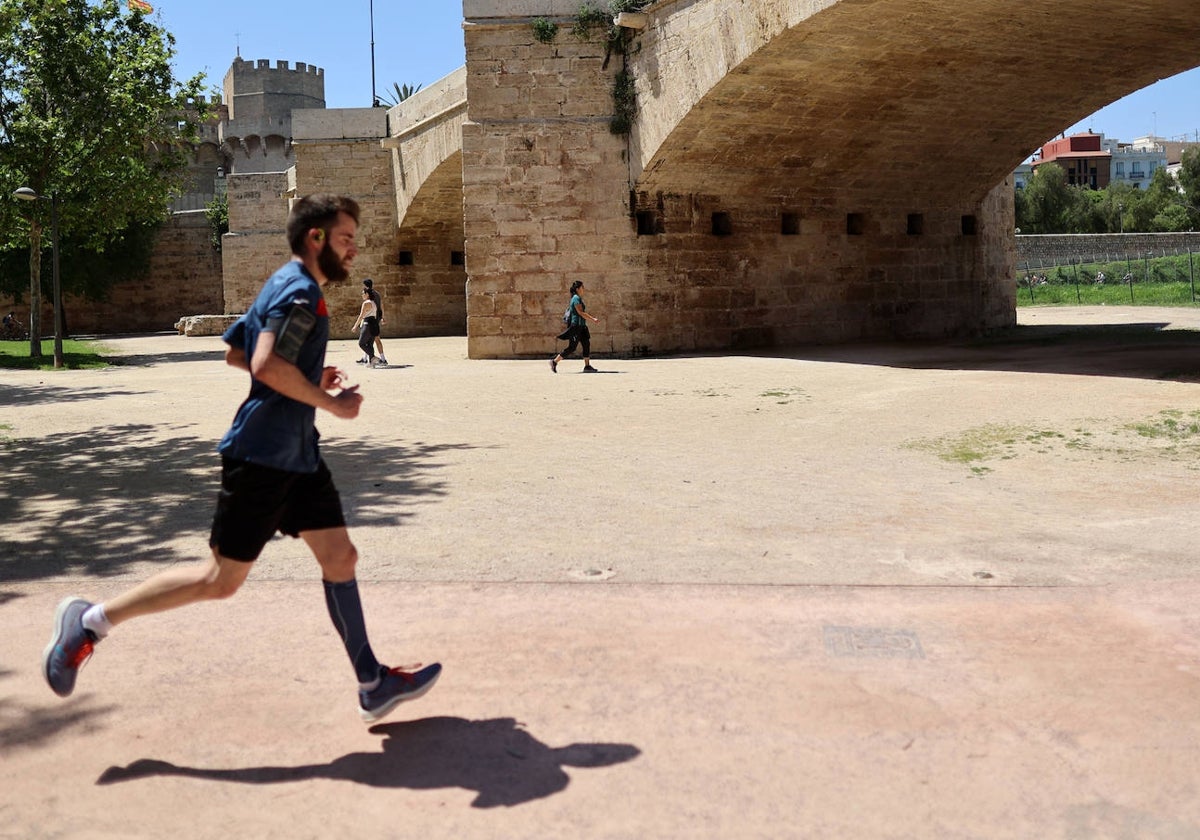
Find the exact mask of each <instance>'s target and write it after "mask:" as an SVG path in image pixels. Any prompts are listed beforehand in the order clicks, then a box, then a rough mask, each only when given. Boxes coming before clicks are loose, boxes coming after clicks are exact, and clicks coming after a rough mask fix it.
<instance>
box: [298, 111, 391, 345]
mask: <svg viewBox="0 0 1200 840" xmlns="http://www.w3.org/2000/svg"><path fill="white" fill-rule="evenodd" d="M386 113H387V112H386V111H384V110H383V109H382V108H347V109H331V110H320V111H317V110H313V111H297V112H296V115H295V117H294V121H293V128H294V129H295V131H296V136H295V146H296V168H295V171H294V173H293V177H294V184H293V187H294V195H295V197H296V198H300V197H302V196H305V195H312V194H313V193H336V194H339V195H348V196H350V197H352V198H353V199H354V200H355V201H357V202H358V204H359V207H360V210H361V218H360V219H359V228H358V248H359V255H358V257H357V258H356V259H355V261H354V269H353V273H352V274H351V275H350V280H348V281H347V282H345V283H338V284H334V283H331V284H329V285H327V286H326V287H325V299H326V300H327V301H328V303H329V315H330V329H331V330H332V332H333V335H335V336H340V337H349V336H350V335H351V334H352V330H351V329H350V328H351V327H352V326H353V324H354V320H355V319H356V318H357V317H358V311H359V307H360V306H361V305H362V294H361V293H362V283H361V281H362V279H363V278H366V277H370V278H371V279H372V280H373V281H374V282H375V286H376V288H378V289H379V290H380V294H381V295H383V297H384V308H385V315H386V317H387V321H388V322H389V324H387V325H385V326H393V325H394V321H395V315H396V314H398V313H396V311H395V310H396V308H397V307H395V306H394V305H391V306H389V304H392V303H393V299H394V298H395V297H396V295H395V289H396V288H397V283H398V280H397V278H398V271H397V266H396V255H395V237H396V210H395V206H396V205H395V193H394V190H393V189H392V173H391V155H390V153H389V152H387V151H386V150H385V149H383V148H382V147H381V146H380V145H379V141H380V140H381V139H382V138H383V137H385V136H386V135H387V117H386ZM391 334H393V333H390V332H384V335H385V336H386V335H391Z"/></svg>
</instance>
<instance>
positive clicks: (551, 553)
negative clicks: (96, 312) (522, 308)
mask: <svg viewBox="0 0 1200 840" xmlns="http://www.w3.org/2000/svg"><path fill="white" fill-rule="evenodd" d="M1021 321H1022V324H1023V325H1025V326H1024V328H1023V329H1022V330H1021V331H1020V333H1019V335H1018V336H1017V337H1014V338H1013V339H1011V340H1007V341H991V342H984V343H942V344H923V345H887V346H883V345H874V346H869V347H840V348H839V347H822V348H801V349H797V350H796V351H794V352H791V353H789V354H787V355H782V354H781V355H775V356H767V355H760V356H748V355H743V356H719V355H711V356H697V357H689V358H671V359H645V360H618V359H603V358H598V359H597V360H596V363H597V365H598V366H600V367H601V368H602V369H603V370H604V371H605V374H604V375H600V376H581V375H578V374H577V373H576V372H575V371H576V370H577V367H578V363H567V364H565V365H563V366H562V367H561V368H560V371H561V372H560V373H559V374H557V375H552V374H551V373H550V371H549V368H548V366H546V364H545V362H544V361H507V362H480V361H468V360H466V359H465V342H464V341H463V340H462V339H419V340H405V341H399V340H393V341H389V342H388V355H389V357H391V359H392V361H393V362H396V363H398V365H397V366H396V367H393V368H390V369H385V370H362V369H358V368H355V367H354V366H353V365H352V359H353V352H354V349H355V348H354V345H353V343H352V342H349V341H346V342H340V343H339V344H337V345H336V346H335V348H334V351H333V353H332V354H331V358H332V359H333V360H334V361H336V362H339V363H342V364H344V365H345V366H348V367H350V368H351V369H352V375H353V376H354V377H355V378H356V379H357V380H358V381H360V382H361V383H362V387H363V391H364V393H365V395H366V403H365V405H364V413H363V416H361V417H360V418H359V419H358V420H356V421H351V422H344V421H338V420H334V419H332V418H326V419H323V420H322V421H321V423H320V425H321V428H322V431H323V433H324V435H325V437H324V438H323V446H324V449H325V452H326V457H327V458H328V460H329V461H330V463H331V466H332V468H333V469H334V472H335V475H336V476H338V481H339V486H340V487H341V488H342V491H343V497H344V501H345V504H346V508H347V512H348V515H349V518H350V522H351V527H352V533H353V536H354V539H355V542H356V543H357V545H358V547H359V549H360V551H361V553H362V557H363V559H362V566H361V574H360V580H361V582H362V587H363V590H364V599H365V603H366V607H367V611H368V620H369V623H370V625H371V627H372V636H373V642H374V645H375V647H376V649H377V650H379V651H380V652H381V653H382V654H384V655H385V656H386V657H388V658H390V659H392V660H393V661H396V662H411V661H417V660H423V661H431V660H432V659H435V658H436V659H440V660H441V661H442V662H443V663H444V664H445V666H446V672H445V674H444V676H443V678H442V681H441V682H440V683H439V684H438V686H437V687H436V688H435V689H434V690H433V691H432V692H431V693H430V694H429V695H428V696H427V697H425V698H423V699H422V700H419V701H417V702H415V703H413V704H412V705H411V706H402V707H400V709H399V710H398V711H397V712H396V713H395V714H394V715H393V716H392V717H391V718H389V719H388V720H387V721H386V722H384V723H383V724H381V725H377V726H375V727H371V728H368V727H365V726H364V725H363V724H361V722H359V721H358V718H357V715H356V714H355V711H354V708H353V703H354V696H353V691H352V687H351V673H350V668H349V665H348V664H347V663H346V662H345V659H344V653H343V652H342V651H341V650H340V646H339V643H338V641H337V639H336V636H335V635H334V633H333V630H332V627H331V626H330V623H329V620H328V617H327V616H326V615H325V611H324V604H323V600H322V595H321V590H320V585H319V583H318V581H317V577H318V576H317V573H316V570H315V567H314V564H313V563H312V562H311V561H310V560H309V559H307V558H306V557H305V555H304V553H303V551H302V550H301V546H299V545H298V544H297V543H295V542H294V541H287V540H280V541H278V542H277V543H276V544H274V545H272V546H271V547H269V548H268V551H267V554H266V556H265V557H264V558H263V560H262V561H261V562H260V565H259V567H258V568H256V570H255V573H254V575H253V576H252V577H251V580H250V582H249V583H248V584H247V585H246V587H245V588H244V589H243V591H242V592H241V593H239V594H238V596H237V597H236V598H235V599H233V600H231V601H228V602H222V603H219V604H206V605H202V606H197V607H192V608H189V609H188V610H186V611H180V612H176V613H170V614H166V615H161V616H155V617H151V618H146V619H142V620H140V621H136V622H131V623H130V624H128V625H124V626H122V627H120V628H118V630H117V631H116V632H115V633H114V635H113V637H112V638H111V639H110V640H108V641H106V642H105V643H104V644H103V646H102V647H101V648H100V649H99V650H98V652H97V655H96V657H95V659H94V661H92V662H91V663H90V664H89V665H88V666H87V668H86V669H85V671H84V672H83V675H82V677H81V679H80V686H79V690H78V692H77V694H76V695H75V696H74V697H72V698H71V699H70V700H68V701H60V700H58V699H57V698H55V697H54V696H53V695H52V694H51V693H50V692H49V690H48V689H47V688H46V687H45V685H44V683H42V681H41V677H40V674H39V664H38V660H39V656H40V653H41V650H42V647H43V646H44V645H45V643H46V639H47V637H48V634H49V630H50V617H51V614H52V611H53V607H54V604H55V603H56V602H57V601H58V599H59V598H60V597H62V596H64V595H67V594H75V593H78V594H82V595H86V596H89V597H95V598H104V597H106V596H108V595H111V594H113V593H115V592H117V591H119V590H120V589H122V588H124V587H126V586H128V585H130V584H131V583H132V582H134V581H136V580H140V579H141V578H142V577H144V576H145V575H146V574H148V573H150V572H152V571H153V570H155V569H157V568H162V567H163V566H164V565H166V564H169V563H175V562H185V561H187V560H189V559H194V558H195V557H197V556H198V552H200V551H202V550H204V543H205V540H206V535H207V526H208V520H209V517H210V516H211V502H212V496H213V493H214V488H215V485H214V479H215V476H216V470H215V464H214V455H213V447H214V445H215V441H216V439H217V438H218V437H219V436H220V434H221V433H222V432H223V431H224V429H225V427H226V425H227V423H228V421H229V418H230V416H231V415H232V412H233V410H234V408H235V407H236V405H237V403H238V402H239V401H240V399H241V398H242V396H243V394H244V380H243V379H242V378H240V376H239V374H237V373H236V372H234V371H232V370H230V369H227V368H225V367H224V366H223V365H222V364H221V363H220V360H219V348H220V345H219V341H218V340H216V339H187V338H182V337H178V336H174V335H160V336H152V337H130V338H121V339H117V340H112V341H111V342H110V344H111V346H112V347H113V348H114V349H115V350H116V351H118V352H120V353H122V354H124V355H125V356H126V357H127V362H128V363H127V364H125V365H122V366H119V367H114V368H110V369H107V370H103V371H63V372H57V373H45V372H43V373H24V372H13V371H5V372H4V373H3V376H2V378H0V437H3V438H6V439H7V440H6V441H5V442H4V443H3V444H0V470H2V472H3V474H5V475H7V476H9V479H8V481H7V482H5V484H4V486H3V488H0V638H2V639H3V640H4V641H3V644H0V837H21V838H26V837H72V838H74V837H81V838H94V837H95V838H98V837H121V838H126V837H147V838H149V837H162V836H167V835H174V836H180V837H203V838H207V837H227V836H229V835H230V834H238V835H242V836H249V837H276V836H277V837H325V836H330V835H331V834H336V835H337V836H360V837H409V836H432V837H455V838H473V837H481V838H482V837H530V838H535V837H538V838H540V837H553V836H558V837H575V836H579V837H616V838H625V837H688V838H703V837H714V838H716V837H722V838H728V837H739V838H740V837H837V838H841V837H845V838H862V837H880V838H883V837H897V838H899V837H939V838H940V837H981V838H982V837H988V838H992V837H1014V838H1016V837H1022V838H1024V837H1080V838H1083V837H1086V838H1092V837H1155V838H1162V837H1179V838H1193V837H1197V836H1200V804H1198V803H1200V791H1198V789H1197V788H1198V786H1200V782H1198V780H1200V723H1198V722H1197V721H1198V718H1197V714H1196V709H1197V707H1198V701H1200V610H1198V609H1197V607H1196V606H1195V605H1196V604H1197V600H1198V596H1200V575H1197V573H1196V566H1195V546H1196V544H1197V539H1196V538H1197V536H1198V535H1200V534H1198V529H1197V526H1196V516H1195V509H1196V503H1195V481H1196V476H1197V472H1196V470H1197V458H1196V456H1197V451H1198V448H1200V435H1197V434H1195V433H1194V432H1193V431H1191V425H1190V424H1192V423H1195V422H1196V421H1197V419H1200V384H1198V383H1200V334H1198V333H1197V332H1195V330H1196V329H1197V328H1200V311H1198V310H1179V309H1144V308H1138V309H1132V308H1130V309H1118V308H1111V307H1110V308H1107V309H1103V308H1099V309H1065V310H1064V309H1032V310H1022V311H1021ZM1097 325H1113V326H1109V327H1106V328H1100V327H1099V326H1097ZM598 343H599V342H598ZM548 349H549V348H548ZM400 364H402V365H404V366H402V367H401V366H399V365H400ZM331 826H335V828H331Z"/></svg>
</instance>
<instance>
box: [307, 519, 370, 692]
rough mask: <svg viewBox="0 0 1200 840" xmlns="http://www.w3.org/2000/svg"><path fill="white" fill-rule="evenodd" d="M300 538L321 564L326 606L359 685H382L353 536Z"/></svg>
mask: <svg viewBox="0 0 1200 840" xmlns="http://www.w3.org/2000/svg"><path fill="white" fill-rule="evenodd" d="M300 536H301V537H302V538H303V539H304V541H305V542H306V543H307V544H308V547H309V549H310V550H311V551H312V553H313V556H314V557H316V558H317V562H318V563H319V564H320V565H321V580H322V582H323V583H324V585H325V605H326V607H327V608H328V609H329V617H330V618H331V619H332V620H333V626H334V627H336V628H337V631H338V635H339V636H341V639H342V644H344V645H345V646H346V653H347V654H349V656H350V662H351V664H353V665H354V673H355V674H356V675H357V676H358V681H359V683H360V684H361V685H362V686H372V687H373V686H374V685H378V683H379V672H380V665H379V660H378V659H376V658H375V654H374V652H373V651H372V650H371V643H370V642H369V641H368V640H367V625H366V621H365V619H364V618H363V609H362V600H361V599H360V598H359V595H358V581H357V580H355V578H354V573H355V567H356V565H357V564H358V550H357V549H356V548H355V547H354V543H352V542H350V534H349V533H348V532H347V531H346V529H345V528H344V527H342V528H323V529H321V530H317V531H301V532H300Z"/></svg>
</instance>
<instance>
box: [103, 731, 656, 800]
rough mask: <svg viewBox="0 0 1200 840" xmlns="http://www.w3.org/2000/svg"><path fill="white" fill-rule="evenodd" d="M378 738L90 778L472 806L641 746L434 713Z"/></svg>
mask: <svg viewBox="0 0 1200 840" xmlns="http://www.w3.org/2000/svg"><path fill="white" fill-rule="evenodd" d="M371 732H372V734H376V735H383V736H385V738H384V740H383V743H382V751H381V752H374V753H350V754H348V755H344V756H341V757H340V758H335V759H334V760H333V761H330V762H328V763H326V764H304V765H299V766H293V767H269V766H268V767H243V768H237V769H205V768H199V767H181V766H178V765H175V764H171V763H169V762H166V761H158V760H154V759H141V760H139V761H135V762H133V763H132V764H130V765H129V766H128V767H110V768H108V769H107V770H105V771H104V773H103V774H101V776H100V778H99V779H97V780H96V784H100V785H109V784H115V783H117V782H127V781H131V780H134V779H144V778H147V777H151V776H183V777H187V778H192V779H207V780H210V781H220V782H238V783H241V784H251V785H266V784H280V783H283V782H300V781H306V780H309V779H339V780H343V781H348V782H357V783H358V784H362V785H369V786H371V787H380V788H409V789H411V790H436V789H440V788H463V789H464V790H473V791H475V792H476V793H477V794H478V795H477V796H476V797H475V800H474V801H473V802H472V803H471V806H472V807H474V808H495V807H497V806H501V805H503V806H513V805H520V804H523V803H525V802H531V801H533V800H535V799H542V798H545V797H547V796H551V795H552V794H555V793H559V792H560V791H563V790H565V789H566V787H567V785H568V784H570V781H571V779H570V776H568V775H567V774H566V772H564V771H563V769H562V768H563V767H564V766H566V767H608V766H610V765H613V764H620V763H622V762H625V761H630V760H632V759H633V758H636V757H637V756H638V755H640V754H641V751H640V750H639V749H638V748H637V747H634V746H632V745H630V744H571V745H570V746H566V747H557V748H555V747H550V746H547V745H546V744H543V743H542V742H541V741H539V740H537V739H536V738H534V737H533V736H532V735H530V734H529V732H527V731H526V730H525V728H524V726H523V725H522V724H520V723H518V722H517V721H516V720H515V719H513V718H495V719H492V720H465V719H463V718H454V717H435V718H425V719H423V720H415V721H410V722H407V723H388V724H382V725H379V726H375V727H372V728H371Z"/></svg>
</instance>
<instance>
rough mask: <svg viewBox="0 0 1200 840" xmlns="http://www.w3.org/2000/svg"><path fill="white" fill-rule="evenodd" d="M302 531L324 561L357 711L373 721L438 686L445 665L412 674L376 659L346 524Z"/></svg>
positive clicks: (328, 600)
mask: <svg viewBox="0 0 1200 840" xmlns="http://www.w3.org/2000/svg"><path fill="white" fill-rule="evenodd" d="M300 536H301V537H303V538H304V541H305V542H306V543H308V547H309V549H311V550H312V553H313V556H314V557H316V558H317V562H318V563H319V564H320V565H321V577H322V580H323V582H324V585H325V605H326V606H327V607H328V608H329V617H330V618H331V619H333V626H334V627H336V628H337V631H338V634H339V635H340V636H341V637H342V643H343V644H344V645H345V647H346V653H347V654H348V655H349V656H350V662H351V663H352V664H353V665H354V672H355V674H356V675H357V676H358V682H359V690H358V710H359V714H360V715H361V716H362V719H363V720H365V721H367V722H368V723H373V722H374V721H377V720H379V719H380V718H382V717H383V716H384V715H386V714H387V713H388V712H390V711H392V709H394V708H396V706H398V705H399V704H400V703H403V702H404V701H406V700H415V699H417V698H418V697H420V696H421V695H423V694H424V693H425V692H427V691H428V690H429V689H431V688H433V684H434V683H435V682H436V681H437V678H438V675H439V674H440V673H441V671H442V666H441V665H440V664H437V663H434V664H433V665H429V666H427V667H425V668H422V669H421V670H419V671H417V672H415V673H411V674H410V673H407V672H405V671H402V670H400V669H399V668H387V667H386V666H384V665H381V664H380V663H379V660H377V659H376V658H375V654H374V652H373V651H372V650H371V644H370V642H369V641H367V627H366V621H365V619H364V618H363V609H362V600H361V598H360V597H359V594H358V581H357V580H356V579H355V567H356V566H357V565H358V549H356V548H355V547H354V543H352V542H350V535H349V533H348V532H347V531H346V529H345V527H338V528H322V529H320V530H313V531H301V532H300Z"/></svg>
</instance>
